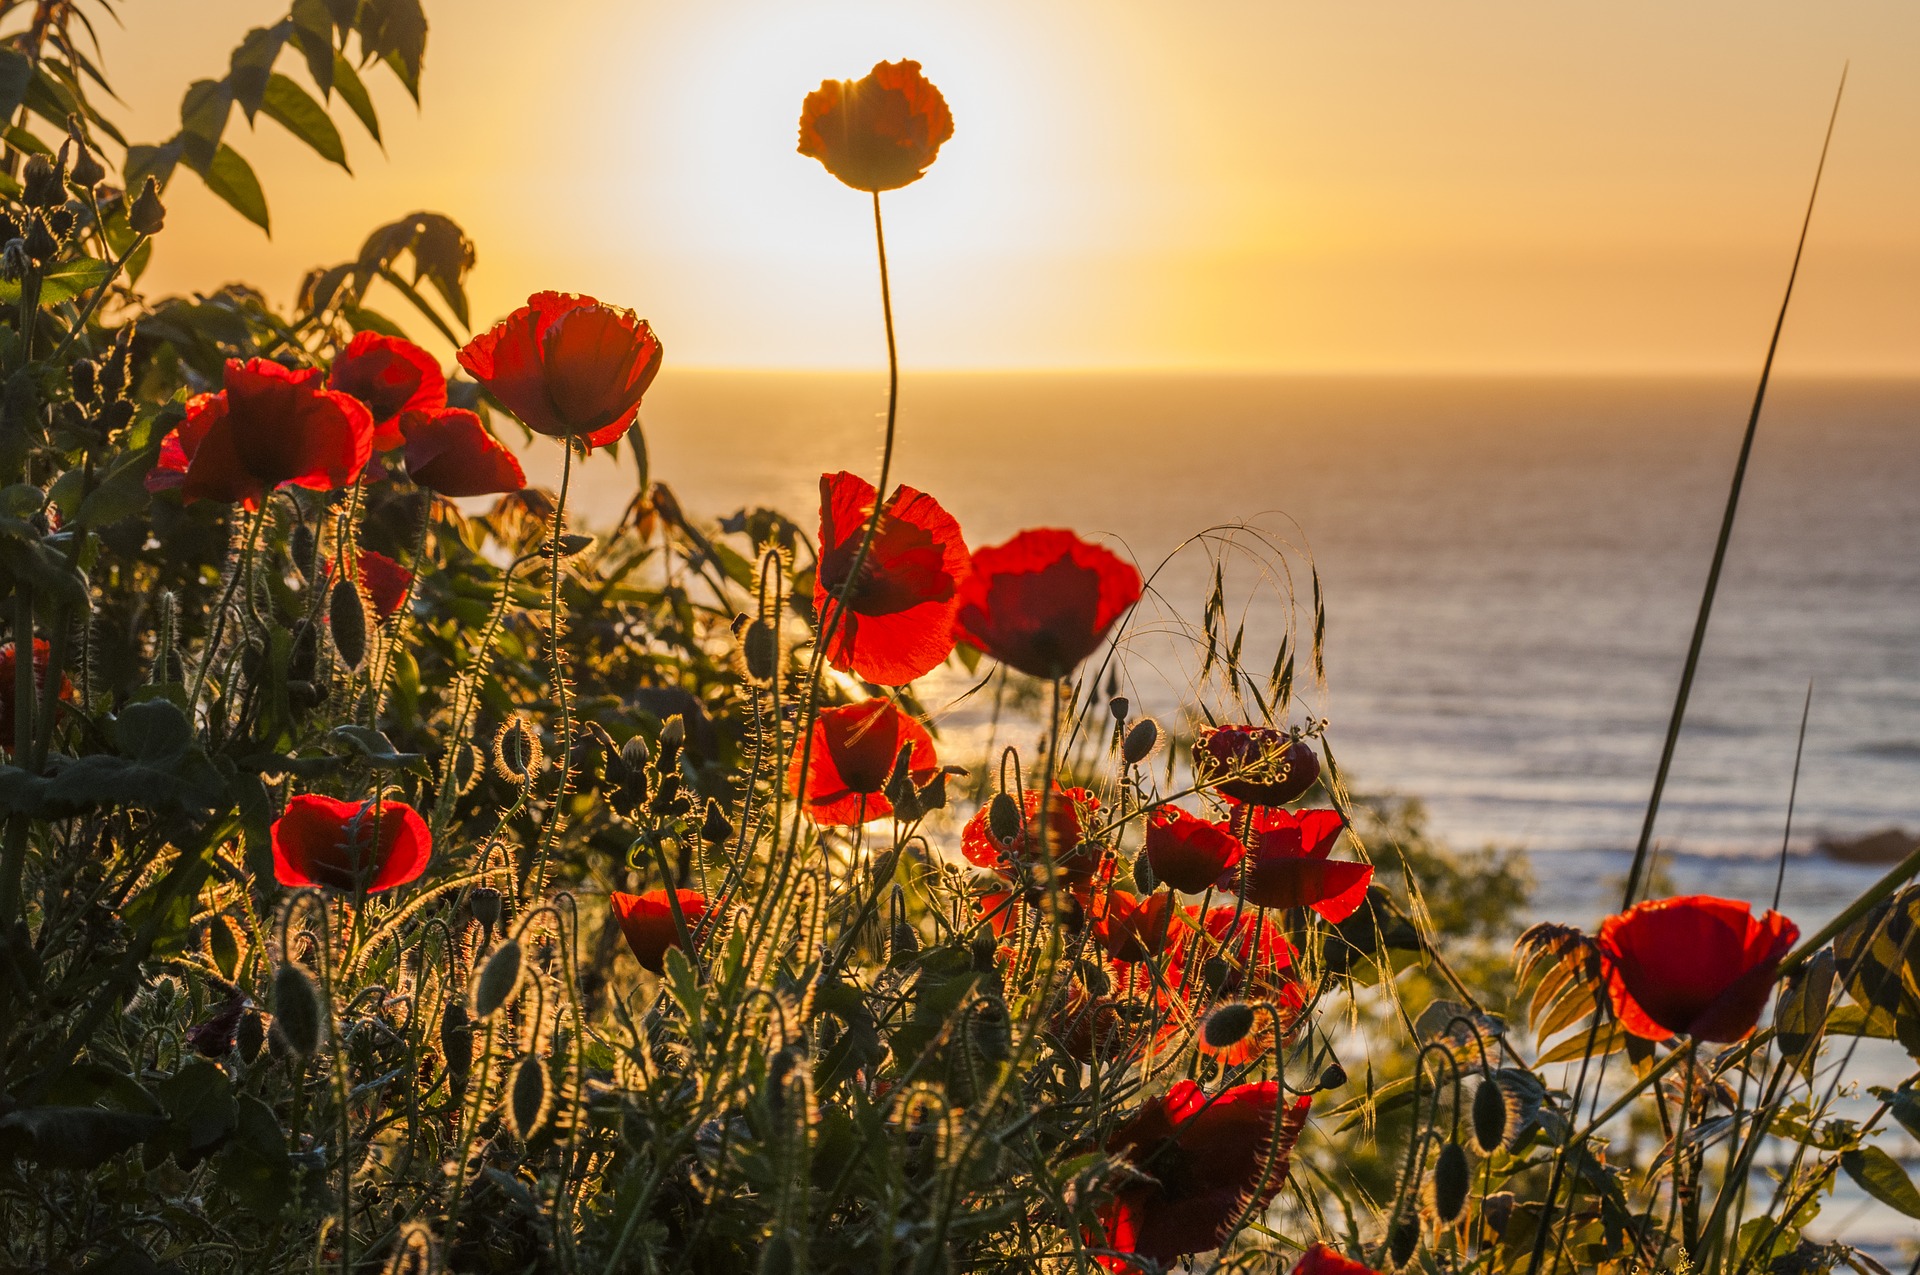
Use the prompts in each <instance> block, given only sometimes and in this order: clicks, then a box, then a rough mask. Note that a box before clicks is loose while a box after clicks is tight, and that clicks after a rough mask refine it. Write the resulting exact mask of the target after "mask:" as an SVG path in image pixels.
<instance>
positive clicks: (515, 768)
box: [493, 717, 547, 782]
mask: <svg viewBox="0 0 1920 1275" xmlns="http://www.w3.org/2000/svg"><path fill="white" fill-rule="evenodd" d="M546 760H547V757H546V751H545V750H544V749H542V748H541V747H540V737H539V736H538V735H535V734H534V733H533V728H532V727H531V726H529V725H527V724H526V723H525V722H524V721H522V720H521V719H520V718H518V717H516V718H514V719H512V720H511V721H509V722H508V723H507V724H506V725H504V726H502V727H501V728H500V733H499V734H497V735H495V736H494V737H493V765H494V769H495V770H497V771H499V772H500V777H501V778H502V779H505V780H507V781H509V782H517V781H522V780H525V779H526V778H527V777H528V776H529V775H532V774H534V773H536V772H538V771H539V770H540V769H541V767H542V766H544V765H545V764H546Z"/></svg>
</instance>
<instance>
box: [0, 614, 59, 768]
mask: <svg viewBox="0 0 1920 1275" xmlns="http://www.w3.org/2000/svg"><path fill="white" fill-rule="evenodd" d="M52 658H53V648H52V647H51V646H49V645H48V644H47V640H46V639H45V638H35V639H34V640H33V685H34V689H35V690H39V689H40V688H42V687H44V686H46V684H47V662H48V661H49V660H51V659H52ZM19 676H20V672H19V668H18V665H17V664H16V662H15V657H14V645H13V643H11V642H9V643H7V644H6V645H5V646H0V754H5V755H8V756H11V755H12V753H13V731H14V706H13V694H14V690H15V688H16V686H17V679H18V678H19ZM60 698H61V699H63V700H68V701H71V700H72V699H73V683H72V682H70V681H68V680H67V675H66V674H65V673H62V674H61V675H60Z"/></svg>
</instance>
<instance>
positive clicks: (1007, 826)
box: [987, 792, 1021, 845]
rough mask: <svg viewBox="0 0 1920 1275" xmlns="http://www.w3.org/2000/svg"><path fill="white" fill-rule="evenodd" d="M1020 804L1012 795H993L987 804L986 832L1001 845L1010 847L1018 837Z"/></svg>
mask: <svg viewBox="0 0 1920 1275" xmlns="http://www.w3.org/2000/svg"><path fill="white" fill-rule="evenodd" d="M1020 822H1021V821H1020V804H1019V803H1018V802H1016V801H1015V800H1014V799H1013V794H1012V793H1005V792H1000V793H995V794H994V795H993V800H992V801H991V802H988V803H987V831H988V832H990V833H992V834H993V839H994V840H995V841H998V842H999V843H1000V844H1001V845H1011V844H1012V843H1013V840H1014V838H1015V837H1018V836H1019V835H1020Z"/></svg>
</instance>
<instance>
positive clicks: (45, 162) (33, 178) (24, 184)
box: [20, 155, 67, 208]
mask: <svg viewBox="0 0 1920 1275" xmlns="http://www.w3.org/2000/svg"><path fill="white" fill-rule="evenodd" d="M20 176H21V182H20V198H21V200H22V201H23V202H25V203H26V204H27V206H28V207H31V208H51V207H52V206H53V205H55V204H59V203H64V202H66V198H67V192H66V190H65V189H64V187H63V184H62V174H61V173H60V172H59V171H58V170H57V169H55V168H54V166H53V161H51V160H49V159H48V158H47V157H46V156H45V155H35V156H32V157H31V158H29V159H28V160H27V167H26V169H25V171H23V172H22V173H21V175H20Z"/></svg>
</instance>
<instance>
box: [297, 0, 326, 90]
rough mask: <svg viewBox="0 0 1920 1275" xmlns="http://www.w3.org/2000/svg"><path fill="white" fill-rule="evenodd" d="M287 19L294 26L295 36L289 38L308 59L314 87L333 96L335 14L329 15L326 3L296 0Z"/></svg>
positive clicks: (301, 54)
mask: <svg viewBox="0 0 1920 1275" xmlns="http://www.w3.org/2000/svg"><path fill="white" fill-rule="evenodd" d="M287 19H288V21H290V22H292V23H293V34H292V35H291V36H290V37H288V38H289V39H291V40H292V41H293V47H294V48H296V49H298V50H300V56H302V57H304V58H305V59H306V60H307V74H309V75H311V76H312V77H313V86H314V87H315V88H317V89H319V90H320V96H321V97H323V98H330V97H332V96H333V15H332V14H330V13H328V12H327V6H326V0H293V9H292V10H291V11H290V12H289V13H288V14H287Z"/></svg>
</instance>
